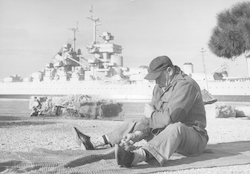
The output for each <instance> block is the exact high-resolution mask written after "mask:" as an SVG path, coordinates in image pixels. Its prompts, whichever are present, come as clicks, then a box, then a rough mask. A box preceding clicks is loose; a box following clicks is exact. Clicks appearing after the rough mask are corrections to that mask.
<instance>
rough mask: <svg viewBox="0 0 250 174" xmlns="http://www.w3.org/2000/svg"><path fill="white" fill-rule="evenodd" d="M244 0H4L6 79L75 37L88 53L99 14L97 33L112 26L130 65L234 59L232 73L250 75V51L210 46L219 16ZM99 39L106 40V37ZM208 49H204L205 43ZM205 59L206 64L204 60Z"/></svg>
mask: <svg viewBox="0 0 250 174" xmlns="http://www.w3.org/2000/svg"><path fill="white" fill-rule="evenodd" d="M239 2H244V1H240V0H220V1H218V0H0V79H2V78H4V77H8V76H10V75H14V74H18V75H20V76H21V77H28V76H30V75H31V74H32V73H33V72H36V71H40V70H43V69H44V68H45V65H46V64H47V63H49V62H50V61H51V59H52V58H53V57H54V56H55V55H56V54H57V52H58V51H59V50H60V48H61V47H62V46H63V45H64V44H65V43H72V38H73V31H72V30H70V28H76V26H77V23H78V32H76V48H80V49H81V50H82V53H83V56H84V57H85V58H90V57H91V55H90V54H89V53H88V52H87V50H86V45H87V44H90V43H91V42H92V41H93V22H92V21H91V20H89V19H88V18H87V17H90V16H91V13H90V8H91V6H93V13H92V15H93V17H94V18H99V19H100V25H98V26H97V35H98V36H99V35H102V33H103V32H110V33H111V34H112V35H113V36H114V40H113V41H112V43H115V44H118V45H121V46H122V54H121V55H122V56H123V62H124V66H126V67H133V68H134V67H139V66H141V65H148V64H149V63H150V61H151V60H153V59H154V58H155V57H157V56H161V55H166V56H168V57H170V58H171V59H172V61H173V63H174V64H176V65H178V66H179V67H181V68H183V64H184V63H187V62H191V63H192V64H193V65H194V71H195V72H204V65H205V70H206V73H209V72H212V71H213V70H214V69H216V68H218V67H219V66H221V65H222V64H223V63H225V62H226V63H227V64H228V70H229V74H230V73H231V74H232V76H247V67H246V60H245V58H244V56H241V57H239V58H237V59H236V60H235V61H228V60H227V59H223V58H219V57H216V56H215V55H214V54H213V53H211V51H210V50H209V48H208V42H209V38H210V36H211V34H212V29H213V28H214V27H215V26H216V24H217V19H216V16H217V15H218V14H219V13H220V12H222V11H224V10H225V9H230V8H231V7H232V6H233V5H235V4H236V3H239ZM97 41H99V42H101V43H102V42H103V41H102V40H101V38H100V37H97ZM202 48H203V49H204V50H205V52H204V53H203V54H202V52H201V49H202ZM203 60H204V64H203Z"/></svg>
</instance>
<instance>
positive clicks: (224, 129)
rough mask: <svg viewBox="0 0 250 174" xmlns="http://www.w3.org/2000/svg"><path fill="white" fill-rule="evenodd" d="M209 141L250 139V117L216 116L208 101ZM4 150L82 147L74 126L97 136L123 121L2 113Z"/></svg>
mask: <svg viewBox="0 0 250 174" xmlns="http://www.w3.org/2000/svg"><path fill="white" fill-rule="evenodd" d="M206 111H207V131H208V133H209V137H210V140H209V144H216V143H223V142H234V141H250V120H249V119H248V118H247V117H242V118H226V119H225V118H215V111H214V105H207V106H206ZM0 119H1V122H0V150H2V151H3V150H4V151H24V152H27V151H31V150H32V149H33V148H46V149H50V150H64V149H78V148H79V147H78V146H77V145H76V144H75V143H74V137H73V129H72V128H73V127H77V128H79V129H80V130H81V131H82V132H84V133H86V134H88V135H90V136H91V137H92V138H97V137H98V136H100V135H103V134H105V133H108V132H109V131H111V130H113V129H114V128H116V127H118V126H119V125H121V124H122V122H121V121H106V120H74V119H65V118H64V119H60V118H57V119H55V118H34V117H32V118H28V117H26V118H25V117H1V118H0ZM162 173H180V174H186V173H188V174H191V173H192V174H193V173H197V174H198V173H250V164H249V165H237V166H227V167H216V168H201V169H192V170H183V171H175V172H161V174H162Z"/></svg>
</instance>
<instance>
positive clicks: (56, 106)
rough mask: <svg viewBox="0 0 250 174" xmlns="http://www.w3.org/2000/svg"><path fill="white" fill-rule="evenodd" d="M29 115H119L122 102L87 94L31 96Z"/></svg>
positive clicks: (89, 116)
mask: <svg viewBox="0 0 250 174" xmlns="http://www.w3.org/2000/svg"><path fill="white" fill-rule="evenodd" d="M29 109H30V110H31V116H64V117H85V118H91V119H95V118H98V117H114V116H119V114H121V112H122V104H121V103H118V102H115V101H112V100H104V99H99V98H96V97H93V96H89V95H68V96H63V97H36V96H32V97H31V98H30V102H29Z"/></svg>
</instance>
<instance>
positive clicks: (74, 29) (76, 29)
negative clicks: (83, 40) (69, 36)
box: [69, 22, 78, 52]
mask: <svg viewBox="0 0 250 174" xmlns="http://www.w3.org/2000/svg"><path fill="white" fill-rule="evenodd" d="M69 30H72V31H73V33H74V38H73V42H74V46H73V49H74V50H73V51H74V52H75V51H76V32H78V22H76V28H69Z"/></svg>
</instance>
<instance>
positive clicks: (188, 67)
mask: <svg viewBox="0 0 250 174" xmlns="http://www.w3.org/2000/svg"><path fill="white" fill-rule="evenodd" d="M183 71H184V73H185V74H187V75H189V76H191V74H193V72H194V68H193V64H192V63H184V65H183Z"/></svg>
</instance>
